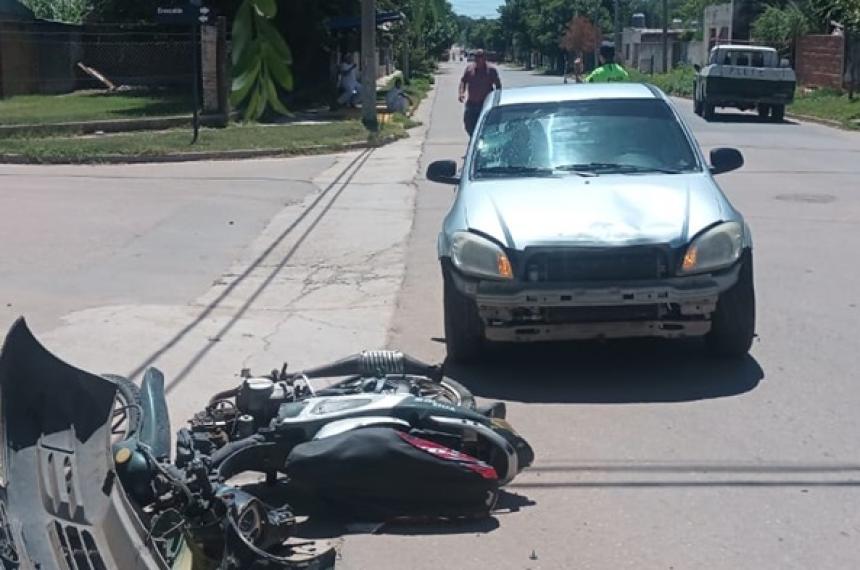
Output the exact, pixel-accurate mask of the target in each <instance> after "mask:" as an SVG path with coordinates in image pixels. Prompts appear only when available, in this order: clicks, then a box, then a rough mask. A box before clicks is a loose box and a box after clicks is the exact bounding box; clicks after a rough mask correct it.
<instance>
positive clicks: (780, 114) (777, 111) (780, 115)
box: [770, 105, 785, 123]
mask: <svg viewBox="0 0 860 570" xmlns="http://www.w3.org/2000/svg"><path fill="white" fill-rule="evenodd" d="M770 118H771V119H773V122H774V123H781V122H782V121H783V119H785V105H774V106H773V110H772V111H771V115H770Z"/></svg>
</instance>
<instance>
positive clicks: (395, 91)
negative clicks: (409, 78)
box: [385, 77, 415, 114]
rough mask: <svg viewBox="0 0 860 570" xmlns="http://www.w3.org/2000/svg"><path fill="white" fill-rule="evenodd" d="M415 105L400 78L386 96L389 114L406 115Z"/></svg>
mask: <svg viewBox="0 0 860 570" xmlns="http://www.w3.org/2000/svg"><path fill="white" fill-rule="evenodd" d="M414 105H415V103H413V102H412V99H411V98H410V97H409V95H407V94H406V92H405V91H404V90H403V80H402V79H400V78H399V77H398V78H396V79H395V80H394V86H393V87H392V88H391V89H389V90H388V93H386V95H385V107H386V109H388V112H389V113H403V114H406V112H407V111H409V108H410V107H412V106H414Z"/></svg>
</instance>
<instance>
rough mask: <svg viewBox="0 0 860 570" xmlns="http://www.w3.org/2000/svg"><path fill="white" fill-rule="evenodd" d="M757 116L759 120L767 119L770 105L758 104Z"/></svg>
mask: <svg viewBox="0 0 860 570" xmlns="http://www.w3.org/2000/svg"><path fill="white" fill-rule="evenodd" d="M758 116H759V118H760V119H767V118H768V117H769V116H770V105H765V104H764V103H759V106H758Z"/></svg>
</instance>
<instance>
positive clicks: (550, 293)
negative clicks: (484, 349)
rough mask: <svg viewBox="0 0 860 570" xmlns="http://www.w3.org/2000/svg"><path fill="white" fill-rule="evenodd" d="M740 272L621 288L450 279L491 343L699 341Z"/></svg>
mask: <svg viewBox="0 0 860 570" xmlns="http://www.w3.org/2000/svg"><path fill="white" fill-rule="evenodd" d="M739 270H740V264H737V265H735V266H733V267H731V268H729V269H726V270H723V271H721V272H719V273H713V274H705V275H695V276H685V277H669V278H665V279H658V280H647V281H628V282H622V283H598V282H591V283H525V282H517V281H514V282H499V281H481V280H475V279H470V278H468V277H466V276H464V275H462V274H459V273H458V272H456V271H454V272H452V276H453V279H454V283H455V284H456V286H457V288H458V289H459V290H460V292H461V293H463V294H464V295H466V296H467V297H469V298H471V299H473V300H474V301H475V304H476V305H477V308H478V314H479V315H480V317H481V319H482V320H483V321H484V325H485V326H484V330H485V336H486V338H487V339H488V340H491V341H500V342H534V341H545V340H585V339H610V338H635V337H661V338H683V337H698V336H704V335H705V334H707V333H708V332H709V331H710V328H711V322H710V316H711V313H713V312H714V311H715V310H716V307H717V301H718V299H719V296H720V294H721V293H723V292H724V291H726V290H727V289H729V288H730V287H731V286H732V285H734V284H735V283H736V282H737V280H738V272H739Z"/></svg>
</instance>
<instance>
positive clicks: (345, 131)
mask: <svg viewBox="0 0 860 570" xmlns="http://www.w3.org/2000/svg"><path fill="white" fill-rule="evenodd" d="M381 134H382V135H383V136H386V135H388V136H395V137H400V136H405V134H404V131H403V126H402V125H401V124H400V123H398V122H392V123H388V124H386V125H384V127H383V130H382V133H381ZM190 139H191V130H190V129H182V130H170V131H156V132H137V133H127V134H120V135H101V136H85V137H44V138H8V139H0V154H7V155H24V156H26V157H28V158H29V159H31V160H33V161H35V162H38V161H40V160H41V161H49V160H53V161H57V160H64V161H70V162H89V161H95V162H97V161H98V157H99V156H134V157H137V156H161V155H170V154H177V153H183V152H205V151H225V150H254V149H267V150H272V151H274V152H283V153H284V154H290V153H297V154H298V153H303V152H320V151H324V150H326V149H337V148H339V147H342V145H343V144H344V143H358V142H365V141H367V140H368V133H367V131H366V130H365V128H364V127H363V126H362V125H361V123H360V122H359V121H354V120H353V121H339V122H333V123H323V124H313V125H278V126H262V125H231V126H230V127H228V128H225V129H203V130H202V131H201V133H200V140H199V142H198V143H197V144H195V145H193V146H192V145H190V144H189V142H190Z"/></svg>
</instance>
